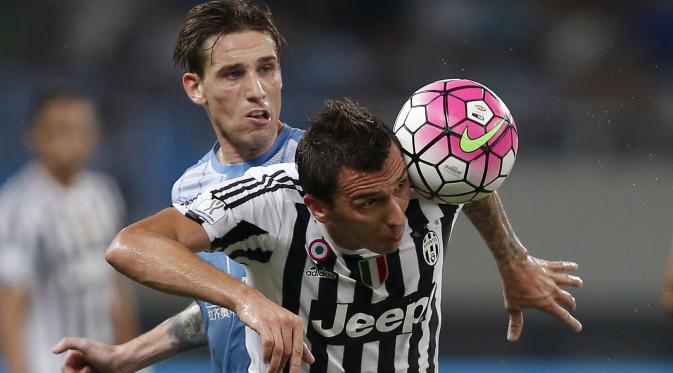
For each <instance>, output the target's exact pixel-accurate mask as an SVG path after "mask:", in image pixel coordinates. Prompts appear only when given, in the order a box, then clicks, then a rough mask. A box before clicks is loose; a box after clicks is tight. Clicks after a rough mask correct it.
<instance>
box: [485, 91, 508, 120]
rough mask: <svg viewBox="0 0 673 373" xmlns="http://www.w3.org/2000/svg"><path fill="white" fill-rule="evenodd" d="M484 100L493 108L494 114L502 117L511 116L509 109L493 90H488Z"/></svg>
mask: <svg viewBox="0 0 673 373" xmlns="http://www.w3.org/2000/svg"><path fill="white" fill-rule="evenodd" d="M484 101H485V102H486V104H487V105H488V107H490V108H491V111H493V114H495V115H496V116H499V117H500V118H509V116H510V115H509V110H507V107H506V106H505V104H504V103H502V101H500V100H498V99H497V98H496V97H495V96H493V95H492V94H491V92H489V91H486V92H485V95H484Z"/></svg>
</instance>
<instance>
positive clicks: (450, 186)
mask: <svg viewBox="0 0 673 373" xmlns="http://www.w3.org/2000/svg"><path fill="white" fill-rule="evenodd" d="M473 190H474V187H473V186H472V185H470V184H468V183H465V182H462V181H458V182H455V183H446V184H444V185H443V186H442V189H440V190H439V194H441V195H446V196H452V195H456V194H463V193H469V192H471V191H473Z"/></svg>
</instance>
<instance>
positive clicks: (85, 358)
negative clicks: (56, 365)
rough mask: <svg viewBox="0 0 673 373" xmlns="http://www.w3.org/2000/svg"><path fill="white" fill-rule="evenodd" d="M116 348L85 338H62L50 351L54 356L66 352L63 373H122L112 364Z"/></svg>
mask: <svg viewBox="0 0 673 373" xmlns="http://www.w3.org/2000/svg"><path fill="white" fill-rule="evenodd" d="M116 347H117V346H111V345H108V344H105V343H101V342H98V341H94V340H90V339H86V338H63V339H61V341H59V342H58V343H57V344H56V345H55V346H54V347H52V349H51V351H52V352H53V353H55V354H60V353H63V352H65V351H68V354H67V355H66V357H65V362H64V363H63V369H62V372H63V373H107V372H110V373H112V372H115V373H119V372H124V370H122V368H121V367H120V366H119V364H116V363H115V362H114V356H115V352H116Z"/></svg>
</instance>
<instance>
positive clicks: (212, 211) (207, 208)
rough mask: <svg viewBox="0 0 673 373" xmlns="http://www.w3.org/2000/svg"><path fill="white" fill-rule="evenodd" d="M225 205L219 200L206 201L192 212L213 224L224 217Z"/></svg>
mask: <svg viewBox="0 0 673 373" xmlns="http://www.w3.org/2000/svg"><path fill="white" fill-rule="evenodd" d="M226 207H227V205H226V204H225V203H224V202H222V201H220V200H219V199H208V200H205V201H203V202H201V203H199V204H198V205H197V206H196V207H195V208H194V209H193V210H192V211H193V212H194V214H196V215H197V216H199V217H200V218H202V219H203V220H205V221H207V222H208V223H209V224H213V223H215V222H217V221H219V220H220V219H222V218H223V217H224V216H225V215H226V211H225V208H226Z"/></svg>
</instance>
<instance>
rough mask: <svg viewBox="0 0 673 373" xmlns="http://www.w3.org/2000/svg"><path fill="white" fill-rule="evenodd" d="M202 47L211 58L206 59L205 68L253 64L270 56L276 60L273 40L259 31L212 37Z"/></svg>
mask: <svg viewBox="0 0 673 373" xmlns="http://www.w3.org/2000/svg"><path fill="white" fill-rule="evenodd" d="M213 43H215V44H213ZM203 46H204V50H205V52H206V56H210V57H211V58H206V66H210V65H213V66H215V67H218V66H221V65H230V64H237V63H253V62H255V61H257V60H258V59H260V58H264V57H270V56H271V57H276V58H278V56H277V53H276V43H275V42H274V40H273V38H272V37H271V35H269V34H268V33H265V32H261V31H250V30H247V31H239V32H232V33H228V34H225V35H221V36H218V35H213V36H211V37H209V38H208V39H206V41H205V42H204V43H203ZM211 47H212V50H211V49H210V48H211ZM211 51H212V54H211Z"/></svg>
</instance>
